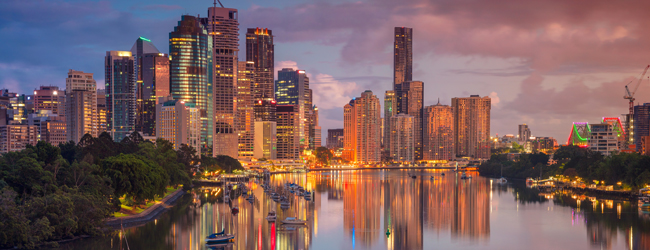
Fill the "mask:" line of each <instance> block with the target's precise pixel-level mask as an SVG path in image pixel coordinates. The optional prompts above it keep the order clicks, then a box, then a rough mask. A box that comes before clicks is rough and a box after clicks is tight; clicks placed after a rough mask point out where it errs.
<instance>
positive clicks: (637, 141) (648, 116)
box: [630, 103, 650, 153]
mask: <svg viewBox="0 0 650 250" xmlns="http://www.w3.org/2000/svg"><path fill="white" fill-rule="evenodd" d="M633 121H634V128H633V131H632V133H631V136H630V137H632V140H631V141H632V143H634V145H635V149H636V152H639V153H641V151H642V149H643V141H642V140H641V138H643V137H644V136H650V103H644V104H643V105H637V106H634V119H633Z"/></svg>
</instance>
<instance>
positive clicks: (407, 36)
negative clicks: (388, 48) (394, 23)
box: [393, 27, 413, 90]
mask: <svg viewBox="0 0 650 250" xmlns="http://www.w3.org/2000/svg"><path fill="white" fill-rule="evenodd" d="M393 56H394V57H393V70H394V71H393V86H394V87H393V89H394V90H397V88H396V87H395V85H397V84H400V83H403V82H410V81H412V80H413V29H412V28H406V27H395V40H394V46H393Z"/></svg>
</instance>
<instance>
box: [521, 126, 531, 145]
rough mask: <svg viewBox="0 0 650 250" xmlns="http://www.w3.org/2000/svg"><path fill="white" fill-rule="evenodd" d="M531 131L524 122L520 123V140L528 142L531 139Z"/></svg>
mask: <svg viewBox="0 0 650 250" xmlns="http://www.w3.org/2000/svg"><path fill="white" fill-rule="evenodd" d="M530 136H531V133H530V129H529V128H528V125H526V124H525V123H524V124H519V141H520V142H524V143H525V142H526V141H528V140H529V139H530Z"/></svg>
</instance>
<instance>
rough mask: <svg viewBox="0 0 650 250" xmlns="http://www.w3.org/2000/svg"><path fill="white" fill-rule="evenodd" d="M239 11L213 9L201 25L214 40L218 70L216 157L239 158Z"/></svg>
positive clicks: (216, 87)
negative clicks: (237, 118) (237, 125)
mask: <svg viewBox="0 0 650 250" xmlns="http://www.w3.org/2000/svg"><path fill="white" fill-rule="evenodd" d="M237 19H238V12H237V10H236V9H229V8H219V7H216V5H215V6H214V7H210V8H208V17H207V18H201V23H203V25H204V26H205V28H206V29H207V31H208V35H210V37H211V38H212V42H211V43H210V44H211V45H212V51H213V54H212V58H213V64H214V66H213V67H212V70H213V71H214V78H213V79H214V82H213V86H214V90H213V91H214V119H215V121H214V124H215V134H214V139H213V140H214V142H213V144H214V148H213V152H212V155H213V156H216V155H228V156H230V157H234V158H237V149H238V147H237V138H238V136H237V131H235V130H236V129H235V116H236V113H237V106H236V104H237V100H236V98H237V75H238V70H237V66H238V63H237V62H238V60H239V59H238V53H239V21H238V20H237Z"/></svg>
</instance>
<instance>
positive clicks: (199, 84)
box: [169, 15, 234, 153]
mask: <svg viewBox="0 0 650 250" xmlns="http://www.w3.org/2000/svg"><path fill="white" fill-rule="evenodd" d="M210 44H212V37H211V36H208V32H207V31H206V30H205V29H204V28H203V25H201V23H200V22H199V19H198V18H197V17H194V16H187V15H184V16H182V17H181V21H179V22H178V26H176V27H174V31H172V32H170V33H169V55H170V56H171V62H170V65H169V68H170V72H169V78H170V82H169V84H170V86H171V96H172V98H173V99H174V100H178V101H185V102H189V103H194V105H196V108H198V109H199V114H200V116H201V147H202V149H201V150H200V151H201V152H204V153H205V152H208V151H209V149H211V148H212V143H213V134H214V130H213V128H214V127H213V124H214V122H213V121H214V115H213V114H214V112H213V107H214V100H213V94H214V93H213V89H212V86H213V85H212V82H213V80H214V79H213V75H212V46H210ZM230 146H234V144H231V145H230Z"/></svg>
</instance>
